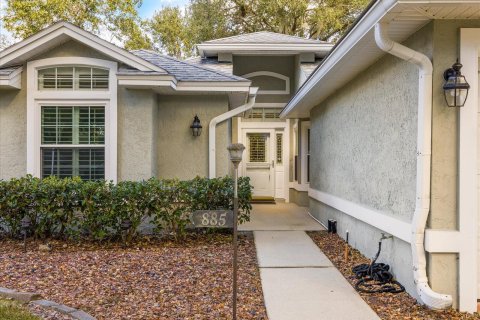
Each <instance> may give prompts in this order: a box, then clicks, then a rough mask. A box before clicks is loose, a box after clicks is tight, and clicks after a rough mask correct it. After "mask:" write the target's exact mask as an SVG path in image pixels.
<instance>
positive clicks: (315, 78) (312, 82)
mask: <svg viewBox="0 0 480 320" xmlns="http://www.w3.org/2000/svg"><path fill="white" fill-rule="evenodd" d="M396 4H397V0H383V1H382V0H380V1H377V3H375V4H374V5H373V7H372V8H371V9H370V10H369V11H368V12H367V13H365V15H364V16H363V17H362V19H361V20H360V21H359V22H358V23H357V24H356V25H355V26H354V27H353V29H352V30H351V31H350V32H349V33H348V34H347V35H346V36H345V38H344V39H343V40H342V41H341V43H340V44H339V45H338V46H337V47H336V48H334V49H333V51H332V52H331V53H330V55H328V56H327V57H326V58H325V60H324V61H323V62H322V64H321V65H320V66H319V67H318V68H317V69H316V70H315V71H314V72H313V73H312V75H311V76H310V77H309V78H308V79H307V81H305V82H304V83H303V85H302V86H301V87H300V89H299V90H298V91H297V93H296V94H295V96H294V97H293V98H292V99H291V100H290V102H289V103H288V104H287V106H286V107H285V109H284V110H283V111H282V112H281V113H280V117H282V118H285V117H287V116H289V115H290V114H291V113H292V112H293V111H298V110H296V109H297V106H298V104H299V103H300V102H301V101H302V100H303V99H304V98H305V97H306V96H307V94H308V93H309V92H310V91H311V90H312V89H313V88H314V87H315V86H316V85H317V84H318V83H319V82H320V81H322V79H323V78H324V77H325V76H326V75H327V74H329V72H330V70H332V68H333V67H335V65H336V64H337V63H338V62H339V61H340V60H342V58H343V57H344V56H345V55H346V54H347V53H348V52H349V51H350V50H351V49H352V48H353V47H354V46H355V45H356V44H357V43H358V42H359V41H360V40H361V39H362V38H364V37H365V36H366V35H367V34H368V33H369V32H370V31H371V30H372V29H373V28H374V27H375V25H376V24H377V22H379V21H380V20H381V19H382V18H383V17H384V16H385V15H386V14H387V13H389V12H390V11H391V10H392V9H393V8H394V7H395V5H396ZM358 59H362V57H358ZM312 107H314V106H313V105H312V106H308V108H307V109H308V110H301V111H298V112H296V113H297V116H303V117H305V116H308V112H309V111H310V109H311V108H312ZM302 111H303V112H302Z"/></svg>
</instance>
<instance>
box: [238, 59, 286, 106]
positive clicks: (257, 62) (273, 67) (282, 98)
mask: <svg viewBox="0 0 480 320" xmlns="http://www.w3.org/2000/svg"><path fill="white" fill-rule="evenodd" d="M256 71H271V72H276V73H279V74H282V75H284V76H287V77H289V78H290V94H283V95H276V94H275V95H270V94H269V95H265V94H259V95H257V98H256V102H257V103H286V102H288V100H289V99H290V97H291V96H292V95H293V94H294V93H295V57H294V56H271V57H268V56H233V74H235V75H237V76H242V75H245V74H248V73H252V72H256ZM263 85H265V83H263ZM253 86H255V85H254V84H253ZM260 89H265V88H260ZM268 89H270V90H277V88H268Z"/></svg>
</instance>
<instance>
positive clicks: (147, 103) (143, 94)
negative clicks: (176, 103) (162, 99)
mask: <svg viewBox="0 0 480 320" xmlns="http://www.w3.org/2000/svg"><path fill="white" fill-rule="evenodd" d="M157 109H158V106H157V94H156V93H154V92H152V91H151V90H130V89H125V88H119V90H118V122H117V123H118V136H117V145H118V149H117V152H118V154H117V157H118V160H117V163H118V167H117V174H118V180H119V181H120V180H142V179H149V178H151V177H154V176H156V170H157V167H156V159H157V152H156V143H155V141H156V139H157V136H156V126H157V121H158V119H157V117H156V115H157Z"/></svg>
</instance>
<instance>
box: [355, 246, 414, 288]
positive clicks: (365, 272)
mask: <svg viewBox="0 0 480 320" xmlns="http://www.w3.org/2000/svg"><path fill="white" fill-rule="evenodd" d="M383 239H385V238H384V237H382V239H380V241H379V242H378V251H377V254H376V255H375V258H374V259H373V261H372V263H371V264H366V263H364V264H360V265H358V266H355V267H353V268H352V272H353V273H354V274H355V276H356V277H357V279H358V281H357V283H356V284H355V289H356V290H357V291H359V292H365V293H381V292H389V293H400V292H403V291H405V287H404V286H402V285H401V284H400V282H398V281H396V280H394V279H393V275H392V274H391V273H390V271H389V270H390V266H389V265H388V264H385V263H376V262H375V261H377V259H378V256H379V255H380V251H381V250H382V240H383Z"/></svg>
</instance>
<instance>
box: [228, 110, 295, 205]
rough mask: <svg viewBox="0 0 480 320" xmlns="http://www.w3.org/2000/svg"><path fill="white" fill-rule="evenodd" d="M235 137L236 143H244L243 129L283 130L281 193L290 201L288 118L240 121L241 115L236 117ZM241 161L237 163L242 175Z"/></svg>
mask: <svg viewBox="0 0 480 320" xmlns="http://www.w3.org/2000/svg"><path fill="white" fill-rule="evenodd" d="M237 121H238V122H237V139H238V143H243V144H244V145H245V144H246V140H245V138H244V134H243V130H246V129H253V130H283V163H284V179H283V180H284V183H283V194H284V196H285V202H287V203H288V202H289V201H290V194H289V181H290V167H291V163H292V161H293V160H292V159H291V158H290V119H286V120H285V121H262V122H255V121H242V118H241V117H238V118H237ZM243 172H244V171H243V161H242V162H240V165H239V174H240V175H241V176H243Z"/></svg>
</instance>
